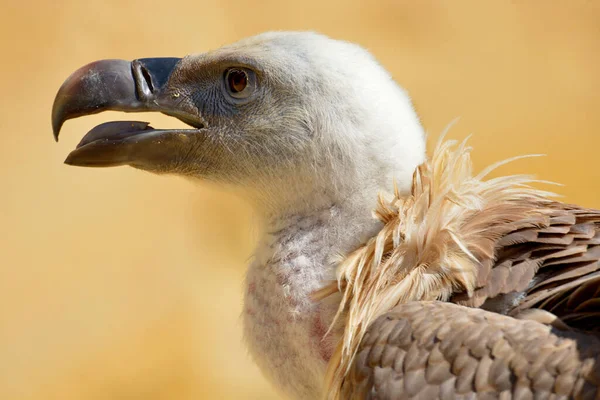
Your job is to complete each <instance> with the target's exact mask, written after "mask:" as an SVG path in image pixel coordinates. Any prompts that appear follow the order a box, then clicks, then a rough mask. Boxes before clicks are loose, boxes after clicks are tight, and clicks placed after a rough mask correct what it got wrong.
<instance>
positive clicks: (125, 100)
mask: <svg viewBox="0 0 600 400" xmlns="http://www.w3.org/2000/svg"><path fill="white" fill-rule="evenodd" d="M180 60H181V59H179V58H144V59H138V60H134V61H132V62H129V61H124V60H101V61H96V62H93V63H91V64H88V65H86V66H83V67H82V68H80V69H78V70H77V71H75V72H74V73H73V74H72V75H71V76H70V77H69V78H67V80H66V81H65V82H64V83H63V85H62V86H61V88H60V89H59V91H58V93H57V94H56V98H55V99H54V105H53V107H52V129H53V132H54V138H55V139H56V140H57V141H58V135H59V133H60V129H61V127H62V126H63V124H64V122H65V121H67V120H68V119H71V118H77V117H81V116H84V115H89V114H96V113H99V112H102V111H107V110H114V111H125V112H142V111H158V112H162V113H164V114H167V115H170V116H174V117H176V118H178V119H180V120H182V121H183V122H185V123H187V124H188V125H191V126H192V127H194V128H195V129H178V130H162V129H154V128H152V127H151V126H150V125H149V124H148V123H146V122H138V121H118V122H108V123H105V124H102V125H99V126H97V127H96V128H94V129H92V130H91V131H90V132H88V133H87V134H86V135H85V136H84V138H83V139H82V140H81V142H80V143H79V144H78V145H77V148H76V149H75V150H73V151H72V152H71V153H70V154H69V156H68V157H67V159H66V160H65V163H66V164H70V165H78V166H86V167H110V166H118V165H132V166H138V167H141V168H144V167H145V166H149V165H165V164H168V163H169V162H171V163H172V162H176V161H177V157H178V156H180V154H181V152H182V148H189V146H190V145H191V144H192V143H191V141H193V140H194V136H201V135H198V132H199V131H200V130H201V129H202V128H205V126H206V123H205V122H204V120H203V119H202V117H201V116H200V115H199V113H198V110H197V108H196V107H193V106H192V105H190V103H189V102H187V101H185V99H184V97H185V96H180V91H178V90H177V88H172V87H169V78H170V77H171V75H172V73H173V71H174V70H176V67H177V65H178V63H179V61H180Z"/></svg>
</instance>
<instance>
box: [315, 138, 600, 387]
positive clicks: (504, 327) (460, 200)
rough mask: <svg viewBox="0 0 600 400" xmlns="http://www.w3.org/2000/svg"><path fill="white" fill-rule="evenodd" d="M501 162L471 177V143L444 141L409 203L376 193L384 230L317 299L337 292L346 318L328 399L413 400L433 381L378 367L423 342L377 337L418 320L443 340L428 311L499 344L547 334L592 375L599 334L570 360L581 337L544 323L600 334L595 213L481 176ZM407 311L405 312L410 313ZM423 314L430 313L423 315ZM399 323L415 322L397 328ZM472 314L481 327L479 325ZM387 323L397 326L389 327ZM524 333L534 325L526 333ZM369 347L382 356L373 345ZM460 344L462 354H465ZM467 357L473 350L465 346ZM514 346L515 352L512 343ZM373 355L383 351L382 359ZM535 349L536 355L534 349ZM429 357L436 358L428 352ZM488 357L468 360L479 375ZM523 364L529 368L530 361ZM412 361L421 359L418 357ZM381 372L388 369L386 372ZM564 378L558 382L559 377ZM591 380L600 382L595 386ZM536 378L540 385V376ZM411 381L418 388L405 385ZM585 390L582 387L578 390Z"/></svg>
mask: <svg viewBox="0 0 600 400" xmlns="http://www.w3.org/2000/svg"><path fill="white" fill-rule="evenodd" d="M509 161H510V160H509ZM504 163H505V162H502V163H499V164H496V165H493V166H491V167H489V168H487V169H486V170H484V171H483V172H482V173H480V174H478V175H476V176H474V175H473V174H472V171H471V161H470V148H469V147H468V146H467V145H466V141H465V142H463V143H461V144H460V145H458V146H457V143H456V142H454V141H445V142H444V141H442V140H440V142H439V144H438V146H437V148H436V149H435V151H434V153H433V156H432V158H431V159H430V161H428V162H425V163H424V164H422V165H420V166H419V167H418V169H417V170H416V171H415V174H414V177H413V185H412V190H411V193H410V195H409V196H404V197H403V196H401V195H400V194H399V193H398V192H397V191H396V194H395V197H394V199H393V200H392V201H385V200H383V199H382V198H380V201H379V206H378V208H377V210H376V216H377V218H379V219H380V220H381V221H382V222H383V223H384V226H383V229H382V230H381V231H380V232H379V233H378V234H377V235H376V236H375V237H373V238H372V239H370V240H369V241H368V242H367V243H366V244H365V245H364V246H362V247H361V248H359V249H358V250H356V251H354V252H353V253H351V254H350V255H348V256H347V257H346V258H345V259H344V260H343V261H342V262H341V263H340V264H339V267H338V269H337V276H338V281H337V282H334V283H332V285H330V286H328V287H325V288H324V289H322V290H321V291H319V292H317V293H315V298H316V299H321V298H323V297H326V296H328V295H329V294H331V293H333V292H336V291H338V290H339V291H340V292H341V293H342V301H341V304H340V307H339V309H338V313H337V316H336V318H337V319H343V320H344V326H345V329H344V333H343V337H342V340H341V342H340V344H339V346H338V348H337V350H336V352H335V353H334V356H333V357H332V359H331V361H330V364H329V371H328V376H327V387H328V388H329V391H328V392H327V394H328V397H329V398H339V397H340V395H341V398H348V397H349V396H350V395H352V396H351V397H356V396H358V397H360V398H362V397H363V396H364V395H366V393H367V392H368V393H370V394H371V395H375V398H411V397H412V396H414V395H416V394H419V393H421V392H420V390H421V389H423V390H424V388H426V386H427V385H431V384H433V383H432V382H430V381H427V380H425V379H424V376H425V375H423V376H421V378H423V380H422V382H421V383H422V384H423V385H422V387H419V386H418V384H417V382H416V381H415V382H412V383H411V384H408V383H406V386H405V387H404V388H402V387H403V386H402V384H401V382H402V379H408V378H407V376H408V375H407V374H403V373H402V367H400V371H395V373H394V374H391V375H389V374H388V375H389V376H388V375H386V376H385V377H383V376H382V375H381V372H380V371H379V369H380V368H381V365H380V364H381V363H384V364H385V363H388V364H389V363H390V362H392V361H393V360H397V358H398V357H399V355H398V354H402V357H404V354H405V353H406V352H407V351H409V347H410V343H411V340H412V341H419V340H425V339H420V337H421V336H419V335H413V336H412V337H411V336H410V334H409V336H408V338H404V339H402V340H404V341H406V340H408V342H406V343H404V342H403V343H404V344H403V345H402V346H400V344H397V343H396V344H394V343H393V342H392V341H388V339H385V340H383V342H382V341H381V338H380V337H381V335H383V331H384V330H385V331H386V332H387V333H389V331H392V330H396V329H400V328H398V327H399V326H400V325H402V326H405V325H406V326H408V327H409V328H406V329H408V331H407V332H410V329H411V328H410V326H411V324H413V325H412V329H413V331H414V330H418V331H419V332H421V333H423V332H425V333H426V335H428V336H423V338H425V337H426V338H427V339H426V340H433V339H432V338H433V337H435V335H436V334H438V335H439V334H440V333H439V332H438V331H437V329H442V326H446V327H447V325H444V324H441V325H440V320H439V319H436V318H432V317H429V313H434V314H435V313H438V314H439V315H440V316H444V319H445V320H448V318H449V316H450V315H452V319H454V318H458V320H460V321H463V322H465V323H467V322H468V323H471V324H472V326H471V328H472V329H475V330H482V329H483V330H485V331H486V332H488V331H489V332H495V333H494V334H492V333H490V335H492V336H493V338H495V339H494V340H496V342H493V343H496V344H497V343H499V342H497V340H505V341H508V342H510V343H515V341H517V342H518V341H519V340H525V338H527V341H528V342H530V341H532V340H533V338H538V336H539V335H541V336H539V337H540V338H541V337H542V336H543V338H544V340H547V341H548V342H547V343H546V342H544V343H545V344H544V345H543V348H544V349H545V351H546V352H553V351H554V350H553V349H554V348H555V347H557V346H558V347H560V348H563V347H564V346H567V347H568V348H569V349H570V350H568V351H569V352H570V353H569V354H570V355H569V357H567V358H568V360H570V361H568V362H575V361H573V360H575V359H577V360H580V362H581V363H583V364H585V365H586V366H587V367H586V368H587V369H586V370H585V371H590V370H591V369H590V368H591V367H590V365H592V366H593V363H592V364H590V362H589V361H585V360H584V358H585V357H584V356H585V355H586V354H587V353H590V352H591V353H593V355H594V357H595V356H597V355H598V354H599V353H600V348H598V345H599V343H600V342H598V340H597V338H591V337H590V338H587V339H586V340H585V341H584V342H585V344H586V345H588V347H589V346H591V344H593V346H594V349H593V351H592V350H590V348H587V353H585V352H583V353H581V354H579V356H578V355H577V354H576V352H575V353H573V352H574V351H575V350H574V346H575V344H576V343H578V342H577V338H575V339H573V338H571V339H568V340H567V339H565V340H566V341H561V339H559V338H557V336H556V335H555V334H554V333H550V331H549V328H547V327H544V326H542V325H541V324H540V322H541V323H547V324H553V325H554V326H555V327H562V328H565V327H567V326H572V327H574V328H578V329H587V330H596V331H597V330H598V328H596V327H594V326H593V322H592V318H594V317H598V316H599V315H600V305H599V303H600V272H598V259H599V258H600V246H598V245H599V244H600V234H599V233H598V224H599V223H600V212H598V211H596V210H585V209H581V208H578V207H575V206H569V205H565V204H562V203H559V202H556V201H553V200H551V199H550V198H551V197H552V194H551V193H548V192H544V191H541V190H538V189H535V188H533V187H532V186H530V184H531V183H534V182H535V181H534V180H533V179H532V178H530V177H528V176H509V177H500V178H494V179H489V180H487V181H485V180H483V179H484V178H485V176H486V175H487V174H489V172H491V171H492V170H493V169H494V168H496V167H497V166H499V165H502V164H504ZM521 292H523V294H522V295H520V296H521V297H522V298H520V301H519V302H517V303H518V304H517V303H516V304H515V306H514V307H511V306H508V305H507V302H508V303H510V298H505V297H502V296H503V295H511V294H513V293H521ZM576 299H577V301H576ZM433 300H441V301H451V302H454V303H458V304H461V305H466V306H471V307H482V308H487V309H490V310H493V311H496V312H501V313H506V314H509V315H512V316H516V317H519V318H522V319H530V320H531V319H533V320H535V321H538V322H532V321H530V322H528V323H526V324H524V323H521V322H517V321H515V320H514V319H512V318H508V317H500V316H498V315H496V314H495V313H491V312H488V311H482V310H480V311H473V310H469V309H465V308H463V307H458V306H450V305H446V304H444V303H429V301H433ZM424 301H426V302H427V303H422V304H417V305H413V306H411V307H412V308H410V307H408V308H407V306H403V305H405V304H408V303H410V302H424ZM497 303H498V304H497ZM399 305H400V306H399ZM394 307H396V308H394ZM532 308H540V309H545V310H547V311H542V310H533V309H532ZM390 310H392V311H390ZM407 310H410V312H409V313H408V314H407ZM425 311H426V312H427V313H428V314H426V315H423V314H419V313H421V312H425ZM444 313H447V314H444ZM419 315H420V316H419ZM413 317H414V318H413ZM557 317H558V318H557ZM378 318H379V319H378ZM390 318H391V319H390ZM398 318H408V320H403V321H402V322H398V321H396V319H398ZM410 318H413V319H410ZM415 318H416V319H415ZM473 318H475V319H476V320H478V321H480V322H482V323H483V324H484V326H476V323H475V322H474V321H475V319H473ZM375 320H377V321H378V322H374V321H375ZM392 320H393V321H396V322H393V323H392V322H389V321H392ZM386 321H387V322H386ZM390 324H392V325H390ZM394 324H395V325H394ZM436 324H437V325H436ZM453 324H456V322H453ZM511 324H512V325H511ZM402 329H404V328H402ZM444 329H445V328H444ZM457 329H458V328H457ZM523 329H526V330H530V329H533V331H531V332H530V334H531V336H529V334H525V333H524V331H523ZM436 332H437V333H436ZM507 332H508V333H507ZM537 332H539V334H538V333H537ZM387 333H386V334H387ZM425 333H423V335H425ZM494 335H495V336H494ZM492 336H485V335H484V336H481V342H480V343H477V342H476V340H475V339H473V340H475V342H473V341H472V344H474V345H483V344H482V343H484V342H485V341H488V342H487V345H488V346H492V347H493V343H492V342H490V340H492V339H493V338H492ZM376 337H377V338H380V339H375V338H376ZM499 338H502V339H499ZM467 339H468V337H463V339H461V340H459V341H458V342H460V343H461V344H464V343H467V344H468V343H470V342H469V341H468V340H467ZM375 340H377V341H378V342H377V344H375V342H374V341H375ZM390 340H391V339H390ZM436 340H437V339H436ZM448 340H450V339H448ZM536 340H537V339H536ZM540 340H541V339H540ZM455 342H456V343H454V344H455V345H457V346H458V342H457V341H456V340H455ZM538 342H539V341H538ZM443 343H444V342H443V340H442V344H443ZM490 343H492V344H490ZM557 343H560V345H559V344H557ZM590 343H591V344H590ZM421 345H423V343H421ZM421 345H420V347H419V349H420V350H419V351H424V349H427V352H430V351H432V349H433V347H432V344H431V343H429V345H428V346H424V345H423V346H421ZM373 346H375V347H376V348H377V349H378V350H373V349H374V347H373ZM381 346H383V347H381ZM390 346H391V347H390ZM403 346H404V347H403ZM407 346H408V347H407ZM516 346H517V347H519V346H521V347H522V344H519V343H516ZM459 347H460V346H458V347H456V348H455V350H457V351H458V349H459ZM521 347H519V348H521ZM382 349H385V350H384V351H388V352H389V351H392V353H394V355H393V356H390V357H391V358H390V357H388V358H386V359H385V360H380V359H378V360H375V361H374V358H373V357H375V356H374V355H373V353H372V352H373V351H376V352H377V351H380V350H382ZM369 350H370V351H371V353H369ZM463 350H464V351H467V348H465V349H463ZM415 351H416V350H415ZM507 351H508V350H507ZM512 351H513V352H514V351H517V350H516V347H515V348H514V349H513V350H512ZM365 352H366V353H365ZM509 353H510V351H508V352H507V353H506V354H509ZM357 354H358V356H357ZM377 354H379V355H381V353H380V352H379V353H377ZM411 354H412V353H411ZM411 354H407V356H406V357H407V361H408V359H409V358H411V359H412V358H414V357H413V356H414V355H411ZM527 354H529V353H527ZM527 354H526V355H525V356H524V357H525V358H527V357H528V355H527ZM531 354H532V357H533V354H537V352H536V351H533V353H531ZM422 355H423V357H424V359H423V360H421V361H423V362H424V364H423V365H420V366H419V365H417V366H415V371H417V370H419V368H423V370H422V371H421V372H422V373H423V374H426V373H429V372H430V371H429V370H428V369H427V368H426V367H427V363H426V362H425V361H426V359H427V354H425V353H424V354H422ZM409 356H410V357H409ZM429 356H430V357H432V355H431V354H429ZM447 356H448V354H445V355H444V357H446V362H452V361H453V360H451V359H448V357H447ZM382 357H383V356H382ZM506 357H508V356H506ZM375 358H377V357H375ZM384 358H385V357H384ZM442 358H443V357H442ZM424 360H425V361H424ZM482 360H483V359H482V358H481V357H480V358H479V359H477V358H472V359H470V362H472V363H474V364H473V368H475V367H477V363H481V362H483V361H482ZM498 360H500V361H498V362H499V363H500V364H498V365H501V366H502V368H504V369H502V368H501V367H494V368H496V369H495V370H494V371H496V372H497V373H498V374H500V371H502V372H501V373H502V374H503V375H502V379H508V378H506V374H508V375H510V374H513V375H514V376H513V378H515V377H516V378H518V377H519V373H520V372H519V371H516V370H514V368H512V366H511V367H509V366H508V364H506V363H504V362H503V361H502V360H503V359H502V357H500V358H499V359H498ZM528 360H529V361H528V362H531V363H533V362H534V359H533V358H530V359H528ZM565 360H566V358H565ZM505 361H506V360H505ZM411 362H413V361H411ZM414 362H416V363H417V364H418V363H419V362H420V361H418V360H416V361H414ZM506 362H508V361H506ZM564 362H567V361H564ZM583 364H581V365H583ZM405 365H406V364H405ZM376 366H378V367H379V369H378V368H375V367H376ZM385 367H386V368H391V367H390V365H385ZM431 368H434V367H431ZM435 368H437V367H435ZM365 370H367V372H365ZM374 371H375V372H374ZM377 371H379V372H377ZM388 372H389V371H388ZM404 372H406V371H404ZM369 374H371V375H369ZM373 374H375V375H373ZM378 374H379V375H378ZM582 374H583V372H582ZM455 375H456V371H455V370H453V373H451V374H450V375H448V379H450V378H451V377H454V378H453V379H457V376H455ZM584 375H585V374H584ZM557 376H558V375H554V376H553V378H552V379H558V378H557ZM463 378H464V377H463ZM496 378H498V376H496ZM365 379H366V381H365ZM411 379H412V378H411ZM490 379H491V378H490ZM498 379H499V378H498ZM519 379H520V378H519ZM417 380H418V379H417ZM392 381H394V382H395V381H398V382H400V383H398V382H395V383H394V382H392ZM442 381H443V382H446V381H445V380H442ZM442 381H441V382H440V384H441V383H443V382H442ZM592 381H593V384H594V385H598V384H599V383H600V381H594V380H592ZM406 382H408V381H406ZM461 382H462V381H461ZM469 382H470V381H469ZM557 382H558V381H557ZM569 382H571V381H569ZM573 382H574V381H573ZM573 382H571V383H573ZM586 382H587V381H586ZM455 383H456V385H458V383H457V382H455ZM471 383H473V382H471ZM530 383H531V384H532V385H533V384H535V381H531V382H530ZM473 384H474V383H473ZM398 385H399V386H398ZM411 385H412V389H411V390H408V389H407V387H408V386H411ZM415 385H416V386H415ZM557 385H558V384H557ZM573 385H574V383H573V384H572V385H570V386H569V385H566V386H565V385H562V386H561V385H558V386H556V387H557V388H559V389H560V390H559V392H561V391H565V390H569V391H570V392H569V393H573V390H575V389H576V388H575V386H573ZM451 386H452V385H451ZM501 386H502V385H501ZM518 386H519V385H517V386H514V387H513V388H512V389H510V388H509V389H510V390H513V394H514V393H516V391H518V390H521V389H519V388H518ZM567 386H568V387H567ZM507 387H508V386H506V387H505V386H502V388H499V387H497V388H496V389H497V390H496V389H495V390H496V394H498V393H500V392H501V391H504V390H509V389H507ZM523 387H526V385H525V386H523ZM594 387H595V386H594ZM438 389H439V390H442V389H441V386H439V387H436V388H435V389H431V390H433V391H435V392H436V393H438V395H441V393H445V394H452V395H457V393H461V391H462V392H464V393H465V394H466V393H468V392H469V390H471V391H473V393H477V392H479V391H480V389H481V387H479V386H476V387H473V386H470V385H469V384H466V386H464V387H462V386H461V387H459V386H456V387H455V386H452V390H450V389H449V388H445V389H443V390H442V391H441V392H437V390H438ZM467 389H468V390H467ZM488 389H489V388H488ZM500 389H502V390H500ZM529 389H531V388H529ZM529 389H528V390H529ZM579 389H580V390H582V389H581V387H579ZM428 390H429V389H428ZM465 390H466V391H465ZM486 390H487V389H486ZM523 390H525V389H523ZM557 390H558V389H557ZM492 392H493V391H492ZM427 393H430V392H427ZM431 393H433V392H431ZM507 393H508V392H507ZM556 393H558V392H556ZM594 393H595V392H594ZM599 393H600V392H599ZM359 395H360V396H359ZM421 395H424V393H421ZM428 396H429V395H427V396H426V397H427V398H430V397H428Z"/></svg>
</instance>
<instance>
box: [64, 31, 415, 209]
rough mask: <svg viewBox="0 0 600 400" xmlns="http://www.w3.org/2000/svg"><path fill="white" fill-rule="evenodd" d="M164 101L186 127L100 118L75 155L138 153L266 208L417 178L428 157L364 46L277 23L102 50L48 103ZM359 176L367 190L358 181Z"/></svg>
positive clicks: (154, 167)
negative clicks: (159, 54) (167, 45)
mask: <svg viewBox="0 0 600 400" xmlns="http://www.w3.org/2000/svg"><path fill="white" fill-rule="evenodd" d="M105 110H117V111H125V112H139V111H158V112H161V113H164V114H167V115H169V116H173V117H175V118H177V119H179V120H181V121H183V122H184V123H186V124H187V125H189V128H187V129H156V128H154V127H151V126H150V125H149V124H148V123H145V122H138V121H117V122H108V123H105V124H102V125H99V126H97V127H96V128H94V129H92V130H91V131H90V132H89V133H88V134H87V135H86V136H85V137H84V138H83V140H82V141H81V142H80V143H79V145H78V146H77V148H76V149H75V150H74V151H72V152H71V153H70V154H69V156H68V157H67V159H66V161H65V162H66V163H67V164H70V165H78V166H86V167H111V166H120V165H130V166H132V167H135V168H139V169H143V170H147V171H150V172H154V173H172V174H181V175H185V176H188V177H194V178H200V179H204V180H210V181H215V182H218V183H221V184H224V185H229V186H233V187H237V188H241V189H243V190H244V192H245V195H247V198H248V199H250V200H251V201H252V202H253V203H254V204H255V205H256V206H258V207H259V208H262V209H264V210H265V211H267V212H281V211H282V210H284V209H294V211H297V210H298V209H300V208H302V207H307V206H310V207H314V206H315V205H316V204H315V203H318V202H331V201H346V200H347V199H350V198H354V197H356V196H359V194H357V193H359V192H360V196H367V197H368V198H369V201H370V202H371V204H374V202H375V197H374V196H375V195H376V193H377V192H378V191H379V190H381V188H385V187H389V185H391V184H392V183H393V182H394V181H396V183H397V184H398V185H399V187H400V189H407V188H408V187H409V183H410V180H411V179H410V178H411V175H412V173H413V171H414V169H415V167H416V166H417V165H418V164H419V163H421V162H422V161H423V160H424V158H425V141H424V134H423V130H422V128H421V125H420V123H419V120H418V117H417V115H416V113H415V112H414V110H413V107H412V105H411V102H410V99H409V97H408V96H407V94H406V93H405V91H404V90H403V89H401V88H400V87H399V86H398V85H397V84H396V83H394V81H393V80H392V79H391V77H390V75H389V73H388V72H387V71H386V70H385V69H384V68H382V67H381V66H380V65H379V64H378V63H377V62H376V61H375V59H374V58H373V57H372V56H371V55H370V54H369V53H368V52H367V51H365V50H364V49H362V48H361V47H359V46H357V45H354V44H351V43H347V42H343V41H338V40H333V39H330V38H328V37H325V36H322V35H319V34H315V33H308V32H271V33H265V34H261V35H258V36H254V37H251V38H247V39H244V40H242V41H239V42H237V43H234V44H231V45H228V46H224V47H221V48H219V49H217V50H214V51H209V52H206V53H199V54H193V55H189V56H186V57H184V58H143V59H137V60H134V61H131V62H129V61H124V60H101V61H97V62H93V63H91V64H88V65H86V66H84V67H82V68H80V69H79V70H77V71H76V72H74V73H73V74H72V75H71V76H70V77H69V78H68V79H67V80H66V81H65V82H64V84H63V85H62V87H61V88H60V90H59V92H58V94H57V96H56V99H55V102H54V106H53V110H52V125H53V130H54V136H55V138H56V139H58V135H59V132H60V130H61V127H62V125H63V123H64V122H65V121H66V120H68V119H71V118H76V117H80V116H83V115H88V114H94V113H98V112H102V111H105ZM358 188H360V190H357V189H358Z"/></svg>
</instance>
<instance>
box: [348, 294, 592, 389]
mask: <svg viewBox="0 0 600 400" xmlns="http://www.w3.org/2000/svg"><path fill="white" fill-rule="evenodd" d="M599 365H600V340H599V339H598V337H596V336H592V335H589V334H587V335H586V334H583V333H577V332H565V331H560V330H557V329H553V328H551V327H549V326H547V325H543V324H540V323H538V322H535V321H528V320H515V319H514V318H511V317H507V316H503V315H500V314H496V313H492V312H489V311H485V310H482V309H474V308H467V307H462V306H458V305H455V304H451V303H442V302H411V303H407V304H403V305H399V306H397V307H395V308H394V309H393V310H392V311H390V312H388V313H387V314H385V315H383V316H381V317H379V318H378V319H377V320H376V321H375V322H374V323H373V324H372V325H371V326H370V327H369V329H368V331H367V334H366V335H365V337H364V339H363V341H362V343H361V345H360V347H359V350H358V353H357V357H356V360H355V362H354V364H353V365H352V368H351V370H350V372H349V373H348V374H347V376H346V379H345V381H344V384H343V386H342V396H341V397H342V398H344V399H398V400H400V399H472V398H478V399H486V398H490V399H492V398H501V399H502V398H504V399H509V398H514V399H532V398H565V399H566V398H573V399H597V398H599V397H600V389H599V387H600V368H599V367H598V366H599Z"/></svg>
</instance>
